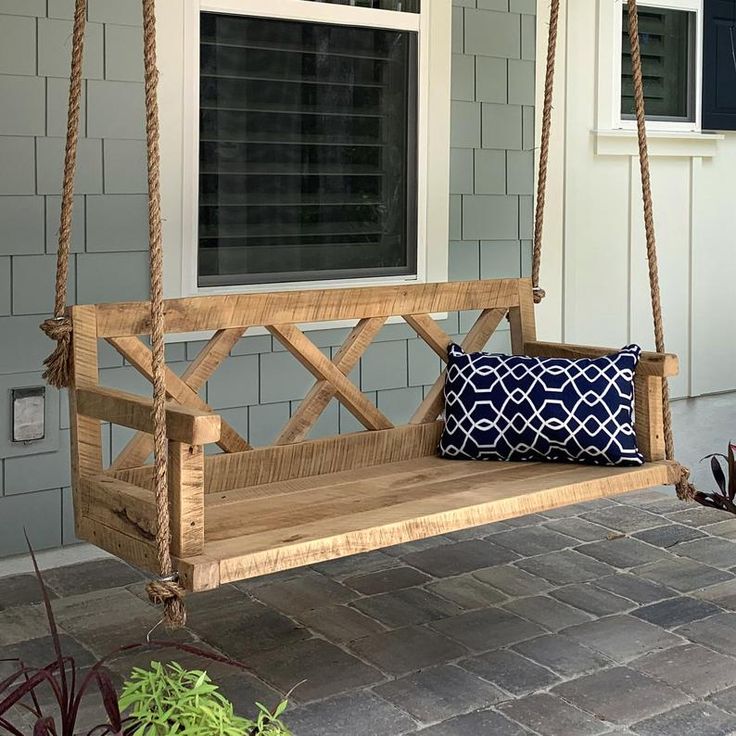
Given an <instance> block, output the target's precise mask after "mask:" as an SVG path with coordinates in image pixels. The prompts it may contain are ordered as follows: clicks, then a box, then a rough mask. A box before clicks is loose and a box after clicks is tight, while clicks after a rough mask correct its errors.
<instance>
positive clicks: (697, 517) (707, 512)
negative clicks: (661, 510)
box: [667, 504, 723, 527]
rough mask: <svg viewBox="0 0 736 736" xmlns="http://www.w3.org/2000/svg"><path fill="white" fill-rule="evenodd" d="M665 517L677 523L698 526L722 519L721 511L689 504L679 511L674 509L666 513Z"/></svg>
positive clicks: (714, 522)
mask: <svg viewBox="0 0 736 736" xmlns="http://www.w3.org/2000/svg"><path fill="white" fill-rule="evenodd" d="M667 518H668V519H671V520H672V521H674V522H676V523H678V524H686V525H687V526H695V527H700V526H706V525H708V524H716V523H718V522H719V521H723V511H718V510H717V509H708V508H705V507H703V506H697V505H695V504H690V505H689V506H687V507H686V508H683V509H682V510H681V511H674V512H672V513H669V514H667Z"/></svg>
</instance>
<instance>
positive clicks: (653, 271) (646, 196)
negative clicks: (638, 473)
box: [628, 0, 695, 499]
mask: <svg viewBox="0 0 736 736" xmlns="http://www.w3.org/2000/svg"><path fill="white" fill-rule="evenodd" d="M628 8H629V40H630V41H631V69H632V75H633V83H634V109H635V112H636V128H637V134H638V140H639V169H640V172H641V191H642V200H643V203H644V230H645V232H646V239H647V262H648V264H649V291H650V296H651V300H652V318H653V320H654V344H655V347H656V349H657V352H658V353H664V352H665V342H664V323H663V320H662V296H661V291H660V286H659V263H658V260H657V239H656V236H655V232H654V212H653V206H652V183H651V176H650V172H649V149H648V145H647V126H646V115H645V109H644V82H643V74H642V66H641V47H640V45H639V11H638V8H637V4H636V0H628ZM662 411H663V425H664V443H665V453H666V455H667V459H668V460H674V457H675V440H674V436H673V434H672V412H671V411H670V391H669V385H668V383H667V379H666V378H665V379H664V380H663V381H662ZM680 467H681V476H680V480H679V481H678V482H677V484H676V486H675V487H676V488H677V495H678V496H679V497H680V498H682V499H692V498H693V497H694V495H695V488H694V486H693V485H692V484H691V483H690V482H688V477H689V475H690V473H689V471H688V469H687V468H685V467H683V466H680Z"/></svg>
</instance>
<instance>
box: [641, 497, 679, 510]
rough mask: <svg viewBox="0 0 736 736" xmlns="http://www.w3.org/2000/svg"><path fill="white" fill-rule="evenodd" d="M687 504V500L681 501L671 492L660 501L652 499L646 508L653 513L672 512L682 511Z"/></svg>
mask: <svg viewBox="0 0 736 736" xmlns="http://www.w3.org/2000/svg"><path fill="white" fill-rule="evenodd" d="M686 506H687V502H686V501H680V499H679V498H677V496H675V495H674V494H670V495H669V496H668V497H666V498H662V499H661V500H659V501H650V502H649V503H648V504H646V505H645V507H644V508H646V510H647V511H651V512H652V513H653V514H671V513H672V512H673V511H682V510H683V509H684V508H685V507H686Z"/></svg>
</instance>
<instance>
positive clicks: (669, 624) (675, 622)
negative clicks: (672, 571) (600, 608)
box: [632, 596, 721, 629]
mask: <svg viewBox="0 0 736 736" xmlns="http://www.w3.org/2000/svg"><path fill="white" fill-rule="evenodd" d="M720 610H721V609H720V608H718V606H715V605H713V604H712V603H708V602H707V601H701V600H698V599H697V598H690V597H688V596H681V597H679V598H670V599H669V600H666V601H660V602H659V603H652V604H651V605H649V606H644V608H639V609H637V610H636V611H633V612H632V615H633V616H636V617H637V618H641V619H644V620H645V621H649V623H652V624H656V625H657V626H662V627H664V628H665V629H673V628H675V627H676V626H682V625H683V624H689V623H692V622H693V621H699V620H700V619H703V618H707V617H708V616H712V615H713V614H715V613H718V612H719V611H720Z"/></svg>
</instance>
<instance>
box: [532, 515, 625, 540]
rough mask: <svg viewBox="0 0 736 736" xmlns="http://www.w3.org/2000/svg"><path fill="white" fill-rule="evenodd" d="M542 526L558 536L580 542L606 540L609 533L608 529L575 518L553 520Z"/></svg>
mask: <svg viewBox="0 0 736 736" xmlns="http://www.w3.org/2000/svg"><path fill="white" fill-rule="evenodd" d="M544 526H545V527H547V528H548V529H552V530H553V531H555V532H559V533H560V534H566V535H567V536H568V537H574V538H575V539H579V540H580V541H581V542H597V541H599V540H601V539H607V538H608V536H609V535H610V533H611V530H610V529H606V527H604V526H601V525H600V524H594V523H593V522H591V521H586V520H585V519H580V518H578V517H577V516H573V517H572V518H561V519H554V520H552V521H548V522H547V523H546V524H545V525H544Z"/></svg>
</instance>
